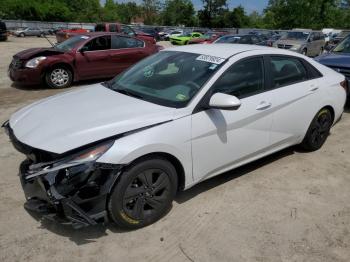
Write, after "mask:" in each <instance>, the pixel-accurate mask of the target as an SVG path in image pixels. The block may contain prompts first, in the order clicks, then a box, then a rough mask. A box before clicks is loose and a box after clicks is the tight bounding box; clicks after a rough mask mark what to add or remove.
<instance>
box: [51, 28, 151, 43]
mask: <svg viewBox="0 0 350 262" xmlns="http://www.w3.org/2000/svg"><path fill="white" fill-rule="evenodd" d="M83 30H85V29H83ZM95 32H114V33H120V34H125V35H128V36H135V37H137V38H139V39H142V40H144V41H149V42H151V43H154V44H155V43H156V40H155V39H154V37H153V36H151V35H149V34H146V33H143V32H135V30H134V29H132V28H131V27H130V26H128V25H123V24H120V23H102V24H97V25H96V26H95ZM79 34H85V32H79V31H69V30H68V31H67V30H62V31H60V32H58V33H56V40H57V43H61V42H63V41H65V40H67V39H68V38H70V37H73V36H76V35H79Z"/></svg>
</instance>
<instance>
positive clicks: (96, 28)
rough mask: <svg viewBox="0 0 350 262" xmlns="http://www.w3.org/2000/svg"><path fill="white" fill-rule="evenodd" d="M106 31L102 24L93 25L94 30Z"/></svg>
mask: <svg viewBox="0 0 350 262" xmlns="http://www.w3.org/2000/svg"><path fill="white" fill-rule="evenodd" d="M105 31H106V27H105V25H104V24H97V25H96V26H95V32H105Z"/></svg>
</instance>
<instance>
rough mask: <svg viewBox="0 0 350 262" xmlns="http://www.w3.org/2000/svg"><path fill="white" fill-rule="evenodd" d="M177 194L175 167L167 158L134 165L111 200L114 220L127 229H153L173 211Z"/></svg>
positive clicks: (122, 179) (114, 191)
mask: <svg viewBox="0 0 350 262" xmlns="http://www.w3.org/2000/svg"><path fill="white" fill-rule="evenodd" d="M176 191H177V174H176V170H175V168H174V166H173V165H172V164H171V163H170V162H169V161H168V160H166V159H164V158H161V157H159V158H147V159H144V160H142V161H138V162H136V163H135V164H132V165H131V166H130V167H129V168H128V169H127V170H126V171H125V172H123V173H122V174H121V176H120V179H119V181H118V182H117V183H116V185H115V186H114V188H113V190H112V192H111V195H110V197H109V200H108V213H109V217H110V218H111V220H112V221H113V222H114V223H116V224H117V225H118V226H120V227H121V228H124V229H137V228H141V227H145V226H147V225H150V224H152V223H154V222H156V221H157V220H159V219H160V218H161V217H163V216H164V215H165V214H166V213H167V211H168V210H170V208H171V204H172V201H173V199H174V197H175V194H176Z"/></svg>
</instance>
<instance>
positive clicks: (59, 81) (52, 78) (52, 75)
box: [45, 65, 73, 89]
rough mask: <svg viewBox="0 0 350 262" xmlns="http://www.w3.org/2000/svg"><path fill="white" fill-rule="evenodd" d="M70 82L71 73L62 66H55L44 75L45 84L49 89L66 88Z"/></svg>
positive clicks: (71, 80) (71, 78)
mask: <svg viewBox="0 0 350 262" xmlns="http://www.w3.org/2000/svg"><path fill="white" fill-rule="evenodd" d="M72 82H73V74H72V71H71V70H70V69H68V67H66V66H63V65H59V66H55V67H53V68H51V69H50V70H48V71H47V72H46V74H45V83H46V85H47V86H49V87H51V88H55V89H56V88H66V87H69V86H70V85H71V84H72Z"/></svg>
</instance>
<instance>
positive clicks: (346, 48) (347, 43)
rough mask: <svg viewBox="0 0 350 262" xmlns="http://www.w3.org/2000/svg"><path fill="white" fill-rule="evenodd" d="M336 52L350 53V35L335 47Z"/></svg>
mask: <svg viewBox="0 0 350 262" xmlns="http://www.w3.org/2000/svg"><path fill="white" fill-rule="evenodd" d="M333 52H335V53H350V37H347V38H345V39H344V40H343V41H341V42H340V43H339V45H337V46H336V47H335V48H334V49H333Z"/></svg>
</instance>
